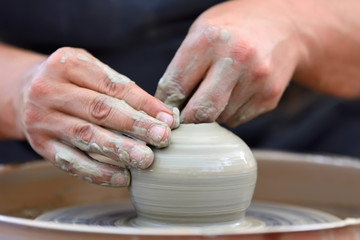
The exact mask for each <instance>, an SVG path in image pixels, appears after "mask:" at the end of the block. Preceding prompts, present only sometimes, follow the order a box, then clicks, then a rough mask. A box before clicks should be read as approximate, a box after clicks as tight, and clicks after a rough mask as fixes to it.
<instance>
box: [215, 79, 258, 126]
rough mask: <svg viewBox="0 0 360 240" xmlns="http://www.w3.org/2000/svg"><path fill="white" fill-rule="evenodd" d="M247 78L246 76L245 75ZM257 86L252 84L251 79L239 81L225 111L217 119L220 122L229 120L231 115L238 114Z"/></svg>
mask: <svg viewBox="0 0 360 240" xmlns="http://www.w3.org/2000/svg"><path fill="white" fill-rule="evenodd" d="M244 78H245V77H244ZM256 89H257V88H256V86H255V88H254V86H251V81H248V80H247V79H243V80H241V81H239V82H238V83H237V84H236V86H235V87H234V89H233V91H232V93H231V96H230V99H229V102H228V105H227V106H226V107H225V109H224V111H223V112H222V113H221V114H220V116H219V117H218V119H217V121H218V122H219V123H224V122H227V121H228V120H229V119H230V118H231V117H233V116H234V115H236V112H237V111H238V110H239V109H240V108H241V107H242V106H243V105H244V104H246V103H247V102H249V101H250V99H251V97H252V96H253V95H255V93H256Z"/></svg>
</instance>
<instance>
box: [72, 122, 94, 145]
mask: <svg viewBox="0 0 360 240" xmlns="http://www.w3.org/2000/svg"><path fill="white" fill-rule="evenodd" d="M72 135H73V136H74V137H75V139H81V140H83V141H85V142H91V141H92V139H93V138H94V131H93V129H92V126H91V125H90V124H77V125H75V126H74V127H73V129H72Z"/></svg>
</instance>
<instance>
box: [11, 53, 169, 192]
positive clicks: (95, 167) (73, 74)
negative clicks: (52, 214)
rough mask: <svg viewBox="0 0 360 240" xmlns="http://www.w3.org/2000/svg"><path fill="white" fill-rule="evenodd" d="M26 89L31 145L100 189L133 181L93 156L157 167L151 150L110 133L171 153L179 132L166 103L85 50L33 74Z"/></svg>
mask: <svg viewBox="0 0 360 240" xmlns="http://www.w3.org/2000/svg"><path fill="white" fill-rule="evenodd" d="M22 88H23V94H22V100H21V101H20V102H21V108H22V109H23V110H22V111H21V113H20V116H18V117H17V118H18V119H21V120H22V123H21V124H20V125H22V128H23V131H24V133H25V135H26V137H27V139H28V141H29V142H30V144H31V146H32V147H33V148H34V149H35V150H36V151H37V152H38V153H39V154H40V155H42V156H43V157H45V158H46V159H48V160H50V161H51V162H52V163H53V164H54V165H56V166H58V167H60V168H61V169H63V170H65V171H67V172H69V173H71V174H73V175H76V176H78V177H80V178H82V179H84V180H87V181H89V182H93V183H96V184H101V185H111V186H126V185H128V183H129V178H130V176H129V174H128V172H127V170H126V169H125V168H124V169H123V168H120V167H116V166H114V165H112V164H107V163H102V162H99V161H95V160H93V159H92V158H91V157H89V156H88V155H87V154H86V153H96V154H100V155H103V156H106V157H108V158H110V159H112V161H113V162H114V161H115V162H121V163H124V164H125V165H129V166H133V167H140V168H147V167H148V166H149V165H150V164H151V163H152V161H153V153H152V151H151V149H150V148H149V147H147V146H146V145H145V144H142V143H140V142H138V141H134V140H132V139H130V138H128V137H126V136H119V135H117V134H115V133H114V132H112V131H111V130H115V131H120V132H123V133H126V134H127V135H130V136H133V137H136V138H137V139H140V140H143V141H145V142H146V143H149V144H151V145H153V146H156V147H164V146H167V145H168V144H169V137H170V128H172V127H174V125H175V121H174V117H173V113H172V111H171V110H169V109H168V108H167V107H166V106H165V105H163V104H162V103H161V102H160V101H159V100H157V99H156V98H154V97H152V96H150V95H149V94H147V93H146V92H145V91H143V90H142V89H141V88H139V87H138V86H137V85H136V84H135V83H134V82H132V81H131V80H130V79H128V78H127V77H125V76H124V75H121V74H119V73H117V72H115V71H114V70H112V69H111V68H110V67H108V66H107V65H105V64H103V63H101V62H100V61H99V60H97V59H96V58H94V57H93V56H92V55H90V54H89V53H88V52H86V51H84V50H81V49H74V48H61V49H59V50H57V51H56V52H55V53H53V54H52V55H51V56H49V57H48V58H47V59H46V60H45V61H43V62H42V63H41V64H39V65H37V67H34V68H33V70H32V73H31V74H30V75H29V76H28V77H27V79H25V81H24V83H23V87H22ZM80 150H81V151H80ZM84 152H86V153H84Z"/></svg>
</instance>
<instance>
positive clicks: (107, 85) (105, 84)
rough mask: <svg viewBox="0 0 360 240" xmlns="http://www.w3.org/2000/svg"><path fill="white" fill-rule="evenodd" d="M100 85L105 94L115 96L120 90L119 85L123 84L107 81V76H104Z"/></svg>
mask: <svg viewBox="0 0 360 240" xmlns="http://www.w3.org/2000/svg"><path fill="white" fill-rule="evenodd" d="M101 82H102V87H101V89H102V90H103V91H104V93H106V94H107V95H110V96H115V95H116V94H117V93H118V92H122V91H121V89H119V88H121V86H123V85H122V84H117V83H115V82H113V81H109V79H108V77H107V76H105V77H104V78H103V79H102V80H101Z"/></svg>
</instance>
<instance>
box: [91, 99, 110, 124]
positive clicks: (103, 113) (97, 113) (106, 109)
mask: <svg viewBox="0 0 360 240" xmlns="http://www.w3.org/2000/svg"><path fill="white" fill-rule="evenodd" d="M89 106H90V109H89V112H90V116H91V117H92V118H94V119H96V120H98V121H105V120H106V119H107V118H108V117H109V116H110V114H111V109H112V108H111V106H110V105H109V104H108V103H107V100H106V97H104V96H100V97H96V98H95V99H94V100H93V101H92V102H91V103H90V105H89Z"/></svg>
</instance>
